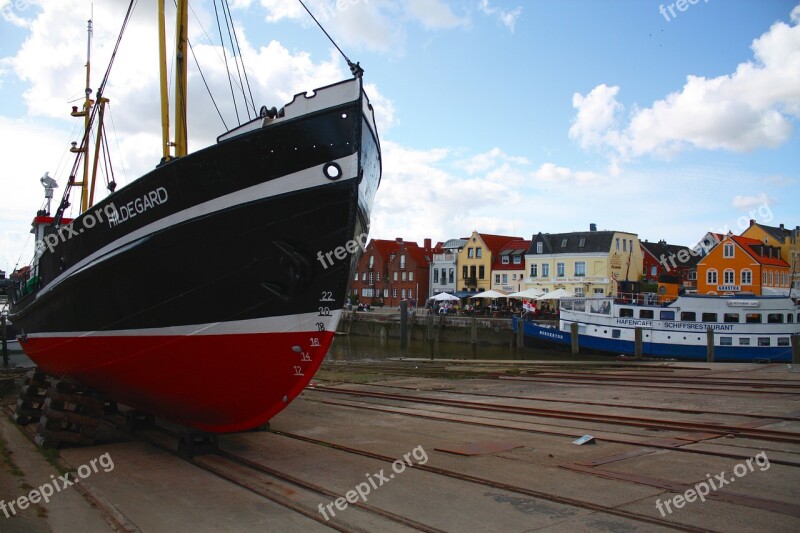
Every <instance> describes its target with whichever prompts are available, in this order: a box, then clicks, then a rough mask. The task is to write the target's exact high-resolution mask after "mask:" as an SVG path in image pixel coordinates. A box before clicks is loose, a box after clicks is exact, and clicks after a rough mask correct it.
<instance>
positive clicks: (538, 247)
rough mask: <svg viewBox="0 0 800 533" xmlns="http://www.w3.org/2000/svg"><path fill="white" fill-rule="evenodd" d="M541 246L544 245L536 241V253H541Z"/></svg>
mask: <svg viewBox="0 0 800 533" xmlns="http://www.w3.org/2000/svg"><path fill="white" fill-rule="evenodd" d="M543 247H544V245H543V244H542V243H541V242H537V243H536V253H537V254H540V253H542V248H543Z"/></svg>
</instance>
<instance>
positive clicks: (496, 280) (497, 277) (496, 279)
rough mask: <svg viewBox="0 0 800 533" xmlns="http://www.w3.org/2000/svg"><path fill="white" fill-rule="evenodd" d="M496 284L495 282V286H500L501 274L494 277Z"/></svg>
mask: <svg viewBox="0 0 800 533" xmlns="http://www.w3.org/2000/svg"><path fill="white" fill-rule="evenodd" d="M494 282H495V284H500V274H495V275H494Z"/></svg>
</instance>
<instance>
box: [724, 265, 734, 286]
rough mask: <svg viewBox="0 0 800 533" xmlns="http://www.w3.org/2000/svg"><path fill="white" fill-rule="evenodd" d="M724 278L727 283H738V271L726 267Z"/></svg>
mask: <svg viewBox="0 0 800 533" xmlns="http://www.w3.org/2000/svg"><path fill="white" fill-rule="evenodd" d="M722 279H723V280H724V283H725V285H733V284H734V283H736V272H734V271H733V270H731V269H730V268H726V269H725V272H723V273H722Z"/></svg>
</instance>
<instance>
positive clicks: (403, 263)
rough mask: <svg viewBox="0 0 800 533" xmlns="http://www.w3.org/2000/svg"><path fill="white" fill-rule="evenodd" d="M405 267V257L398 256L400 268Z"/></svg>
mask: <svg viewBox="0 0 800 533" xmlns="http://www.w3.org/2000/svg"><path fill="white" fill-rule="evenodd" d="M405 267H406V256H405V255H401V256H400V268H405Z"/></svg>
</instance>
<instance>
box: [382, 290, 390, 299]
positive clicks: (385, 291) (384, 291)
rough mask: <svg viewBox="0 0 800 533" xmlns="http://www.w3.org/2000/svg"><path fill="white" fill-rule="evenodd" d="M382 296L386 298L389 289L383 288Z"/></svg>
mask: <svg viewBox="0 0 800 533" xmlns="http://www.w3.org/2000/svg"><path fill="white" fill-rule="evenodd" d="M383 297H384V298H388V297H389V289H383Z"/></svg>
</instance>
